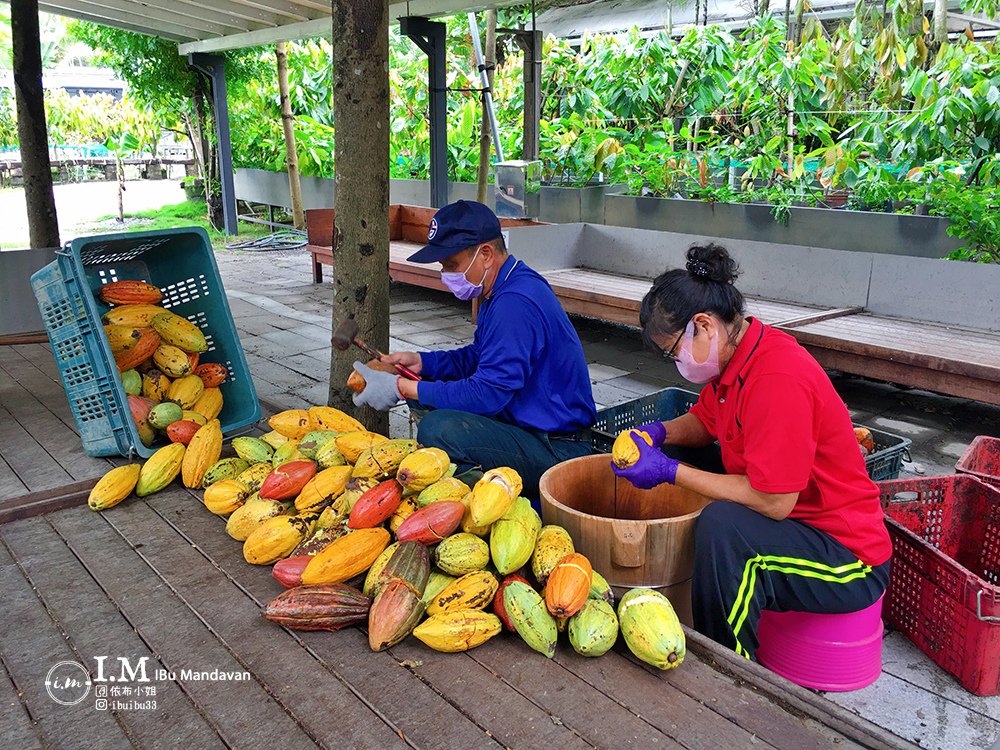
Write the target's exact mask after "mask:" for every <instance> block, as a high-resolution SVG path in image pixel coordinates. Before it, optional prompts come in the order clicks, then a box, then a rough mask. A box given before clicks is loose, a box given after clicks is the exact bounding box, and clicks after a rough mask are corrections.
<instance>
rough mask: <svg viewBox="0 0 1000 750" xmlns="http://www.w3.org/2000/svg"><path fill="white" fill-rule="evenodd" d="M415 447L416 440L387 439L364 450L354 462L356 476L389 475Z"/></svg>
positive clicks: (393, 472)
mask: <svg viewBox="0 0 1000 750" xmlns="http://www.w3.org/2000/svg"><path fill="white" fill-rule="evenodd" d="M416 449H417V441H416V440H389V441H387V442H385V443H379V444H378V445H376V446H374V447H372V448H371V449H370V450H367V451H365V452H364V453H362V454H361V456H360V457H359V458H358V462H357V463H356V464H354V476H356V477H385V476H391V475H393V474H395V473H396V471H397V470H398V469H399V465H400V464H401V463H402V462H403V459H404V458H406V457H407V456H408V455H410V454H411V453H413V451H415V450H416Z"/></svg>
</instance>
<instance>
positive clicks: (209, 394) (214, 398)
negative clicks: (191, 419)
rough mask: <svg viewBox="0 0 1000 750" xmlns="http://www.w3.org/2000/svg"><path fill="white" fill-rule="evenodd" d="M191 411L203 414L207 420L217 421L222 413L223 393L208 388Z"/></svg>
mask: <svg viewBox="0 0 1000 750" xmlns="http://www.w3.org/2000/svg"><path fill="white" fill-rule="evenodd" d="M191 411H194V412H197V413H198V414H201V415H202V416H203V417H205V419H215V418H216V417H218V416H219V412H221V411H222V391H220V390H219V389H218V388H206V389H205V392H204V393H202V394H201V398H199V399H198V402H197V403H196V404H195V405H194V406H192V407H191Z"/></svg>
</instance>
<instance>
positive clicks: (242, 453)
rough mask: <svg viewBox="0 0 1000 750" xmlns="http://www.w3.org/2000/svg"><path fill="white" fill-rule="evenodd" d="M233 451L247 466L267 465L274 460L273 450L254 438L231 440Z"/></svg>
mask: <svg viewBox="0 0 1000 750" xmlns="http://www.w3.org/2000/svg"><path fill="white" fill-rule="evenodd" d="M233 450H235V451H236V455H237V456H239V457H240V458H242V459H243V460H244V461H246V462H247V464H248V465H253V464H269V463H271V459H273V458H274V448H272V447H271V446H270V445H268V444H267V443H265V442H264V441H263V440H261V439H260V438H255V437H237V438H233Z"/></svg>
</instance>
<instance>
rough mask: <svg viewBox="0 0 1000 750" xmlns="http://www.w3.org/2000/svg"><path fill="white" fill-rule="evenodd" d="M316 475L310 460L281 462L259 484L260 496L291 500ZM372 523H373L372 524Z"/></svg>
mask: <svg viewBox="0 0 1000 750" xmlns="http://www.w3.org/2000/svg"><path fill="white" fill-rule="evenodd" d="M314 476H316V464H314V463H313V462H312V461H291V462H290V463H287V464H282V465H281V466H279V467H278V468H277V469H275V470H274V471H272V472H271V473H270V474H268V475H267V479H265V480H264V483H263V484H262V485H261V486H260V496H261V497H262V498H264V499H265V500H291V499H292V498H294V497H295V496H296V495H298V494H299V493H300V492H302V488H303V487H305V486H306V484H307V483H308V482H309V480H310V479H312V478H313V477H314ZM373 525H374V524H373Z"/></svg>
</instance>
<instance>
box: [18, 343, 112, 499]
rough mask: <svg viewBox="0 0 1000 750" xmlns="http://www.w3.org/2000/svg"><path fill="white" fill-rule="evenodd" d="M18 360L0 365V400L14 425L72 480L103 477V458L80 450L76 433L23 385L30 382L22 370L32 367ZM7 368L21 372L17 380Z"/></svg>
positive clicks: (22, 360)
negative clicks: (29, 437) (15, 423)
mask: <svg viewBox="0 0 1000 750" xmlns="http://www.w3.org/2000/svg"><path fill="white" fill-rule="evenodd" d="M18 359H19V360H20V365H16V364H15V363H10V364H6V363H5V364H3V365H2V366H0V403H3V404H4V405H5V406H6V408H7V411H8V412H9V413H10V415H11V416H12V417H13V418H14V419H16V420H17V422H18V424H20V425H21V427H23V428H24V429H25V431H26V432H27V433H28V434H29V435H31V436H32V437H33V438H34V439H35V440H36V441H37V442H38V444H39V445H41V446H42V448H44V449H45V452H46V453H48V454H49V455H50V456H52V458H54V459H55V460H56V461H57V462H58V463H59V465H60V466H61V467H62V468H63V470H64V471H66V473H67V474H69V475H70V476H71V477H72V478H73V479H75V480H81V479H91V478H95V477H100V476H103V474H104V472H106V471H107V470H108V463H107V461H105V460H104V459H102V458H97V457H95V456H88V455H87V454H86V453H84V450H83V446H82V445H81V443H80V436H79V434H78V433H77V432H76V431H75V430H71V429H70V428H69V427H67V426H66V424H64V423H63V422H62V420H60V419H59V418H58V417H56V415H55V414H53V413H52V412H50V411H49V410H48V409H47V408H46V405H45V403H44V402H43V401H42V400H41V399H40V398H38V397H36V396H35V395H34V393H33V391H32V390H29V388H28V387H26V386H28V385H29V384H30V382H31V381H30V380H29V379H27V376H26V375H25V374H24V372H23V371H24V370H25V369H27V370H34V369H35V368H34V367H32V366H31V365H30V364H29V363H28V362H27V361H26V360H24V359H21V358H20V357H18ZM8 368H12V369H14V372H20V373H21V375H20V378H19V379H20V382H18V380H15V376H13V375H12V374H11V373H10V372H9V371H8Z"/></svg>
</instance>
